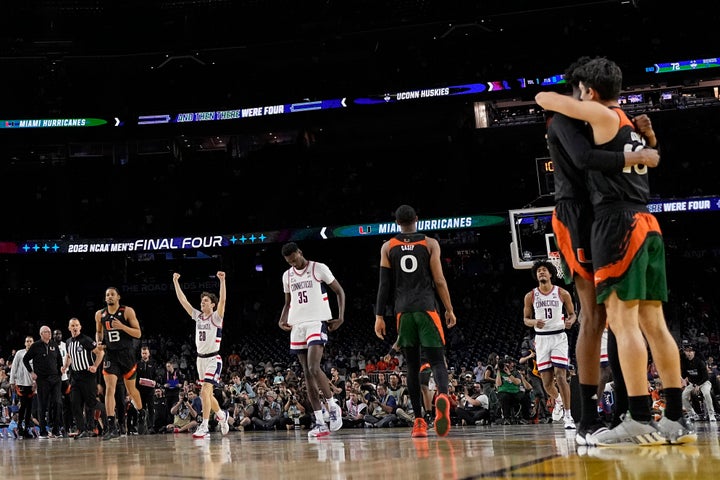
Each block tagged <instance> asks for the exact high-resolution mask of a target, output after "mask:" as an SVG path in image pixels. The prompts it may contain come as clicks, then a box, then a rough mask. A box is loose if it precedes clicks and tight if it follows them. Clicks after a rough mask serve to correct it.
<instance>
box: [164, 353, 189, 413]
mask: <svg viewBox="0 0 720 480" xmlns="http://www.w3.org/2000/svg"><path fill="white" fill-rule="evenodd" d="M161 379H162V384H163V388H164V389H165V397H166V398H167V404H168V405H176V404H177V403H178V400H180V392H181V391H182V386H183V384H184V383H185V375H183V374H182V372H181V371H180V370H179V369H177V368H175V365H173V363H172V362H166V363H165V372H163V374H162V375H161ZM170 408H171V409H172V407H170ZM173 415H174V414H173Z"/></svg>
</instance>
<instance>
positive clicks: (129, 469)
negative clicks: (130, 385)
mask: <svg viewBox="0 0 720 480" xmlns="http://www.w3.org/2000/svg"><path fill="white" fill-rule="evenodd" d="M697 428H698V437H699V438H698V442H697V443H695V444H690V445H684V446H670V445H668V446H660V447H640V446H637V447H635V446H628V447H613V448H607V447H604V448H597V447H590V448H588V447H578V446H576V445H575V440H574V435H575V431H574V430H568V431H566V430H564V429H563V427H562V425H560V424H551V425H543V424H538V425H511V426H499V425H498V426H478V427H475V426H473V427H455V428H453V430H451V432H450V434H449V435H448V436H447V437H445V438H439V437H437V436H436V435H435V433H434V432H432V431H431V432H430V434H429V435H430V436H429V437H428V438H426V439H413V438H411V437H410V429H409V428H387V429H368V428H365V429H348V430H344V429H343V430H340V431H338V432H334V433H333V434H331V436H329V437H325V438H323V439H314V440H309V439H308V438H307V431H305V430H302V431H300V430H298V431H277V432H264V431H263V432H230V433H229V434H228V435H227V436H225V437H223V436H222V435H221V434H220V433H212V434H211V438H210V439H206V440H193V438H192V436H191V435H189V434H166V435H147V436H127V437H120V438H117V439H114V440H110V441H107V442H104V441H101V440H100V439H99V438H88V439H81V440H73V439H51V440H38V439H32V440H11V439H3V440H0V450H2V465H3V474H2V478H3V479H8V480H9V479H23V480H31V479H33V480H34V479H38V480H39V479H42V480H48V479H56V478H58V479H59V478H63V479H81V478H93V479H102V480H121V479H122V480H125V479H127V480H143V479H201V478H202V479H263V480H270V479H285V478H290V479H293V480H303V479H313V480H351V479H356V480H379V479H394V480H399V479H403V480H405V479H428V480H429V479H433V480H435V479H481V478H482V479H494V478H504V479H506V478H514V479H555V480H557V479H568V480H569V479H585V478H587V479H599V480H616V479H617V480H620V479H637V480H641V479H649V480H650V479H651V480H658V479H663V480H666V479H683V480H684V479H706V478H707V479H710V478H717V475H718V472H720V443H719V441H718V431H717V427H716V426H713V428H712V429H711V428H710V424H709V423H698V424H697Z"/></svg>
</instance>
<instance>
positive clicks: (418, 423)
mask: <svg viewBox="0 0 720 480" xmlns="http://www.w3.org/2000/svg"><path fill="white" fill-rule="evenodd" d="M427 436H428V435H427V422H425V419H424V418H416V419H415V423H413V429H412V437H413V438H420V437H427Z"/></svg>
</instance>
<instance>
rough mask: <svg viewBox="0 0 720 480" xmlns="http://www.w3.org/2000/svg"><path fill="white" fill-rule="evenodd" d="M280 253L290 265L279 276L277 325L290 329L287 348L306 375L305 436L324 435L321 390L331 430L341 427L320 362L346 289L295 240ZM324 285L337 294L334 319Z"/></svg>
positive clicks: (342, 307)
mask: <svg viewBox="0 0 720 480" xmlns="http://www.w3.org/2000/svg"><path fill="white" fill-rule="evenodd" d="M282 255H283V257H284V258H285V261H286V262H287V263H288V264H290V268H289V269H287V270H286V271H285V273H283V276H282V282H283V292H284V293H285V305H284V306H283V310H282V313H281V314H280V321H279V322H278V325H279V326H280V328H282V329H283V330H285V331H288V332H290V349H291V350H292V351H293V352H294V353H297V356H298V360H299V361H300V365H302V369H303V373H304V375H305V381H306V383H307V395H308V400H310V403H311V404H312V407H313V410H314V413H315V427H314V428H313V429H311V430H310V432H308V437H324V436H327V435H329V434H330V431H329V430H328V427H327V426H326V425H325V420H324V418H323V412H322V402H321V400H320V394H319V392H320V391H322V393H323V395H324V396H325V399H326V400H327V403H328V413H329V415H330V430H332V431H336V430H339V429H340V427H342V411H341V410H340V406H339V405H338V404H337V402H336V401H335V399H334V398H333V391H332V389H331V388H330V380H329V379H328V377H327V375H325V373H324V372H323V371H322V368H321V366H320V362H321V361H322V357H323V351H324V350H325V344H326V343H327V340H328V331H331V332H332V331H334V330H337V328H338V327H339V326H340V325H341V324H342V323H343V319H344V315H345V291H344V290H343V288H342V286H340V282H338V281H337V279H336V278H335V276H334V275H333V274H332V272H331V271H330V268H328V266H327V265H325V264H324V263H320V262H311V261H309V260H307V259H306V258H305V257H304V256H303V253H302V250H300V248H299V247H298V246H297V244H296V243H294V242H290V243H287V244H285V245H283V247H282ZM326 286H327V287H330V288H331V289H332V291H333V292H335V297H336V298H337V305H338V316H337V318H336V319H333V315H332V311H331V309H330V304H329V301H328V294H327V289H326Z"/></svg>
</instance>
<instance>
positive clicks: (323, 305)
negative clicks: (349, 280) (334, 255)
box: [283, 262, 335, 325]
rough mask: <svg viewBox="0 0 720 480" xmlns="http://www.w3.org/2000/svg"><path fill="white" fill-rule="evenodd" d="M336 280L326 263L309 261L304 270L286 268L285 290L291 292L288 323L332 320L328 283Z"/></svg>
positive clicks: (284, 274)
mask: <svg viewBox="0 0 720 480" xmlns="http://www.w3.org/2000/svg"><path fill="white" fill-rule="evenodd" d="M334 281H335V276H334V275H333V274H332V272H331V271H330V268H329V267H328V266H327V265H325V264H324V263H319V262H308V264H307V265H306V266H305V268H304V269H303V270H296V269H295V268H294V267H290V268H289V269H288V270H286V271H285V273H283V291H284V292H285V293H289V294H290V310H289V311H288V325H297V324H298V323H303V322H321V321H324V320H331V319H332V311H331V310H330V304H329V303H328V294H327V284H330V283H332V282H334Z"/></svg>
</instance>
